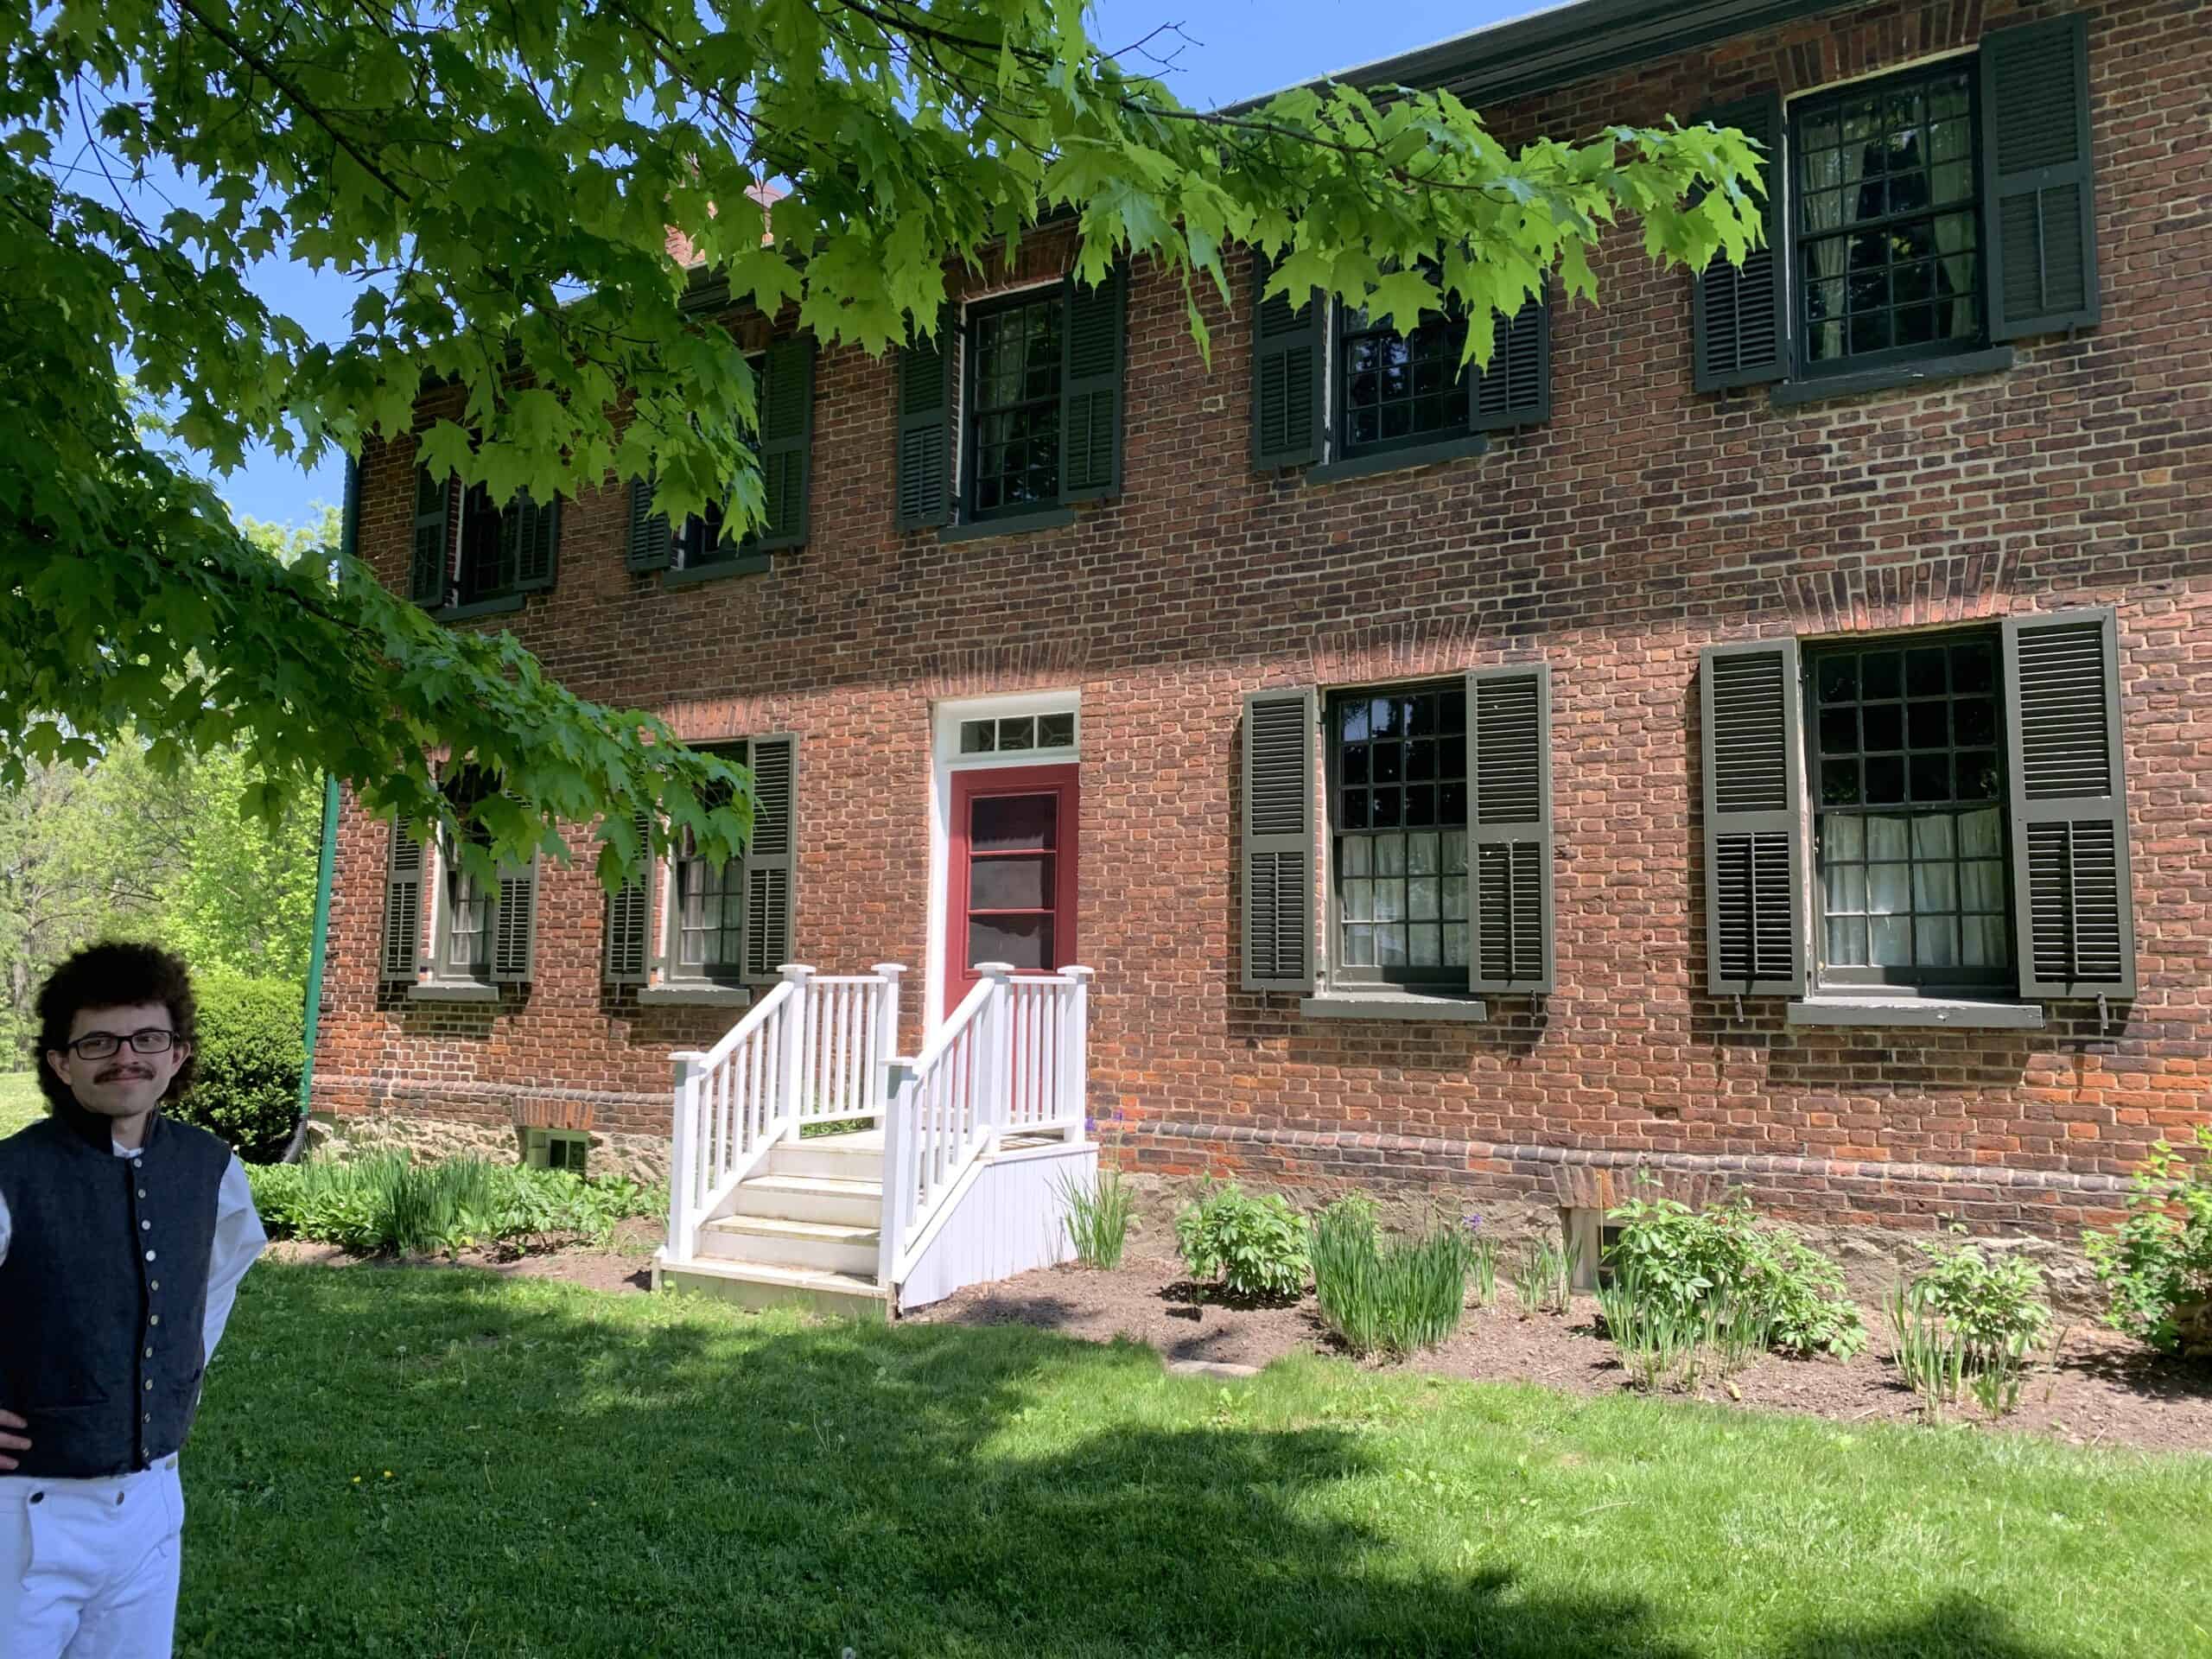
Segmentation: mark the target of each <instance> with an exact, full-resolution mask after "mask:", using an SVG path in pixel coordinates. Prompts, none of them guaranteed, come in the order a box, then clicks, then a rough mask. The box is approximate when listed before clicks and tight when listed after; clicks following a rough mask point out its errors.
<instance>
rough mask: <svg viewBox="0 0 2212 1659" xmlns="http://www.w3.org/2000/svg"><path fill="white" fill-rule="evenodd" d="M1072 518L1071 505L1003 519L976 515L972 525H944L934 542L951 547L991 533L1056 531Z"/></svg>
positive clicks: (977, 539) (1074, 517) (978, 540)
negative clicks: (977, 517) (976, 517)
mask: <svg viewBox="0 0 2212 1659" xmlns="http://www.w3.org/2000/svg"><path fill="white" fill-rule="evenodd" d="M1075 520H1076V511H1075V509H1074V508H1073V507H1052V508H1050V509H1048V510H1046V512H1024V513H1016V514H1010V515H1008V516H1007V518H979V519H977V520H976V522H975V523H974V524H947V525H946V526H945V527H944V529H942V530H940V531H938V533H937V541H938V546H939V547H950V546H951V545H952V543H955V542H980V541H982V540H984V539H986V538H987V537H992V536H1026V535H1028V534H1030V533H1031V532H1032V531H1039V530H1058V529H1061V528H1062V527H1064V526H1065V525H1068V524H1073V523H1075Z"/></svg>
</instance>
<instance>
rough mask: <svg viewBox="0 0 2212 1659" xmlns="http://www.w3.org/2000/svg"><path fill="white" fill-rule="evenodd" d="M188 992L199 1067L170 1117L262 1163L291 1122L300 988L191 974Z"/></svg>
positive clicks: (278, 1147) (296, 1104) (298, 1061)
mask: <svg viewBox="0 0 2212 1659" xmlns="http://www.w3.org/2000/svg"><path fill="white" fill-rule="evenodd" d="M193 989H194V994H195V995H196V996H197V998H198V1001H199V1004H200V1020H199V1025H200V1036H199V1048H198V1051H197V1053H198V1061H199V1063H198V1066H197V1069H196V1071H195V1073H194V1081H193V1084H192V1087H191V1088H190V1089H188V1090H186V1091H185V1094H184V1096H183V1097H182V1098H181V1100H179V1101H178V1102H177V1103H176V1105H175V1114H176V1116H178V1117H180V1118H181V1119H183V1120H184V1121H185V1122H188V1123H197V1124H198V1125H199V1126H200V1128H204V1129H208V1130H212V1131H213V1133H215V1134H216V1135H220V1136H222V1138H223V1139H224V1140H226V1141H228V1142H230V1144H231V1146H232V1148H234V1149H235V1150H236V1151H237V1153H238V1156H239V1157H240V1158H242V1159H244V1160H245V1161H246V1162H247V1163H249V1164H262V1163H267V1162H268V1161H270V1160H271V1159H273V1158H275V1157H276V1156H277V1154H280V1153H281V1152H283V1149H284V1144H285V1142H287V1141H289V1140H290V1139H291V1138H292V1130H293V1128H295V1127H296V1125H297V1123H298V1122H299V1116H300V1072H301V1071H302V1068H303V1067H304V1066H305V1065H306V1064H307V1050H306V1047H305V1046H304V1039H302V1034H301V1033H302V1017H303V1010H302V1006H301V1002H300V988H299V987H298V986H296V985H294V984H292V983H290V982H288V981H284V980H278V979H249V978H247V977H245V976H244V975H241V974H233V973H227V972H221V971H218V972H214V973H203V974H200V975H197V976H195V982H194V987H193Z"/></svg>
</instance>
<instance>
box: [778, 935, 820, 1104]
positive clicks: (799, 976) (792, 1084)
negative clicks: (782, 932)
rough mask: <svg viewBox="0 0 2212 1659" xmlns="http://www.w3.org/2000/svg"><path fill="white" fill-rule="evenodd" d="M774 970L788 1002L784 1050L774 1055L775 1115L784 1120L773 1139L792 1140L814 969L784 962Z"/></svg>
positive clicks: (802, 1091) (800, 1100)
mask: <svg viewBox="0 0 2212 1659" xmlns="http://www.w3.org/2000/svg"><path fill="white" fill-rule="evenodd" d="M776 971H777V972H778V973H779V974H781V975H782V976H784V982H785V984H787V985H789V986H790V987H791V1001H788V1002H786V1003H785V1004H784V1052H782V1053H781V1054H779V1055H778V1056H777V1057H776V1058H777V1061H778V1063H779V1065H780V1067H781V1068H782V1072H783V1087H782V1090H781V1093H782V1095H783V1099H782V1100H781V1101H779V1103H777V1104H778V1108H779V1116H780V1117H781V1118H783V1119H784V1120H785V1122H784V1124H783V1128H782V1129H781V1131H780V1132H779V1135H778V1136H777V1138H778V1139H779V1140H784V1141H796V1140H798V1128H799V1121H800V1115H801V1113H802V1111H803V1110H804V1106H805V1099H806V1071H807V1066H806V1058H807V1056H806V1049H807V1039H809V1038H810V1036H811V1035H812V1034H813V1033H811V1031H810V1029H809V1027H810V1026H811V1025H812V1023H813V1014H814V1010H813V1002H814V996H813V987H812V986H811V985H810V984H809V983H808V982H809V981H810V980H811V979H812V978H813V977H814V969H811V968H810V967H808V966H807V965H806V964H805V963H799V962H787V963H784V965H783V966H782V967H780V968H779V969H777V970H776Z"/></svg>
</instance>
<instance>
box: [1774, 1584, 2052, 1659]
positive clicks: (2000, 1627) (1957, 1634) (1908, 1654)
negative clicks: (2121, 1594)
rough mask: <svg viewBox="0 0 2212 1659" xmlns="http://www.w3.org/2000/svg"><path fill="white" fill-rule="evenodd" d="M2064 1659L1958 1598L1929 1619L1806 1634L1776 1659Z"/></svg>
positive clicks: (1984, 1608)
mask: <svg viewBox="0 0 2212 1659" xmlns="http://www.w3.org/2000/svg"><path fill="white" fill-rule="evenodd" d="M1959 1654H1972V1655H1974V1656H1975V1659H2060V1655H2059V1653H2058V1650H2057V1649H2055V1648H2049V1647H2045V1646H2044V1645H2042V1644H2041V1643H2034V1642H2029V1641H2026V1640H2024V1638H2023V1637H2021V1636H2020V1635H2019V1633H2018V1631H2017V1630H2015V1629H2014V1628H2013V1625H2012V1620H2011V1618H2008V1617H2007V1616H2006V1615H2005V1613H2004V1612H2003V1611H2001V1610H2000V1609H1999V1608H1995V1607H1992V1606H1990V1605H1988V1604H1987V1603H1986V1602H1981V1601H1976V1600H1974V1599H1972V1598H1970V1597H1967V1596H1954V1597H1951V1598H1949V1599H1947V1600H1945V1601H1943V1602H1942V1603H1940V1604H1938V1605H1936V1607H1935V1608H1934V1609H1933V1610H1931V1611H1928V1612H1926V1613H1922V1614H1917V1615H1916V1616H1914V1617H1912V1618H1900V1619H1894V1620H1888V1621H1885V1622H1882V1623H1879V1624H1861V1625H1853V1624H1847V1623H1841V1622H1839V1623H1838V1624H1834V1625H1830V1626H1825V1627H1823V1628H1821V1629H1820V1630H1808V1631H1807V1632H1805V1633H1804V1634H1803V1635H1802V1636H1801V1637H1797V1638H1796V1640H1794V1641H1792V1642H1790V1643H1788V1644H1787V1645H1785V1646H1784V1647H1783V1649H1781V1650H1780V1652H1779V1653H1778V1654H1777V1659H1955V1656H1956V1655H1959Z"/></svg>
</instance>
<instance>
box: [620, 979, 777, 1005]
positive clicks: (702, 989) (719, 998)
mask: <svg viewBox="0 0 2212 1659" xmlns="http://www.w3.org/2000/svg"><path fill="white" fill-rule="evenodd" d="M638 1001H639V1002H640V1003H642V1004H644V1005H645V1007H660V1008H746V1007H752V1006H753V993H752V992H751V991H749V990H747V988H745V987H744V986H742V985H643V986H640V987H639V988H638Z"/></svg>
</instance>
